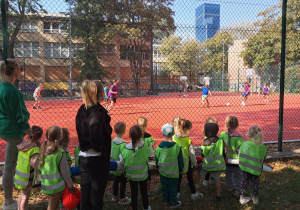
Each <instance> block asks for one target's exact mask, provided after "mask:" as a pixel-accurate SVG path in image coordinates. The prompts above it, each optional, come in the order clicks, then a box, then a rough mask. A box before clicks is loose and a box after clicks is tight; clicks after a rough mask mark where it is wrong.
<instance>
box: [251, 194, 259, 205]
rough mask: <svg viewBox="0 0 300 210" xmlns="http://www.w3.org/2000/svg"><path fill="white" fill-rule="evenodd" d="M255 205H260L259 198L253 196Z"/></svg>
mask: <svg viewBox="0 0 300 210" xmlns="http://www.w3.org/2000/svg"><path fill="white" fill-rule="evenodd" d="M252 201H253V204H255V205H258V196H252Z"/></svg>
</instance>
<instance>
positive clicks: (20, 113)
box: [0, 59, 30, 209]
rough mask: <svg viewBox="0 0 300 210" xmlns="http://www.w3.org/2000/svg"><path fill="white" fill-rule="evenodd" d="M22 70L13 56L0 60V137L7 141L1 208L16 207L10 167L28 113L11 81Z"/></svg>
mask: <svg viewBox="0 0 300 210" xmlns="http://www.w3.org/2000/svg"><path fill="white" fill-rule="evenodd" d="M21 73H22V69H21V66H20V65H19V63H18V62H17V61H16V60H14V59H5V60H4V61H3V60H2V61H0V138H1V139H3V140H4V141H6V142H7V144H6V150H5V165H4V171H3V190H4V199H5V200H4V204H3V209H17V208H18V203H17V201H15V200H13V197H12V195H13V185H14V179H13V177H14V174H13V172H14V169H15V167H16V163H17V158H18V148H17V145H18V144H20V143H21V142H22V141H23V138H24V136H25V135H26V133H29V130H30V126H29V123H28V120H29V117H30V114H29V112H28V110H27V108H26V106H25V103H24V99H23V95H22V93H21V92H20V91H19V90H18V89H17V88H16V87H15V86H14V85H13V84H14V82H15V81H16V80H17V79H19V77H20V75H21Z"/></svg>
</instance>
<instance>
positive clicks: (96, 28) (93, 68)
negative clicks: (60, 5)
mask: <svg viewBox="0 0 300 210" xmlns="http://www.w3.org/2000/svg"><path fill="white" fill-rule="evenodd" d="M74 3H75V7H74V8H73V12H72V37H73V38H75V39H77V40H81V41H82V42H83V43H84V49H79V50H77V51H75V52H74V66H76V68H77V69H78V70H80V79H81V80H84V79H100V80H102V79H103V77H108V76H110V72H109V71H108V70H105V69H104V68H103V67H102V65H101V64H100V60H101V57H100V53H99V52H101V50H102V49H103V48H104V47H105V43H103V42H102V37H103V34H104V33H105V21H106V20H105V14H106V9H105V2H104V1H98V0H87V1H82V0H76V1H75V2H74Z"/></svg>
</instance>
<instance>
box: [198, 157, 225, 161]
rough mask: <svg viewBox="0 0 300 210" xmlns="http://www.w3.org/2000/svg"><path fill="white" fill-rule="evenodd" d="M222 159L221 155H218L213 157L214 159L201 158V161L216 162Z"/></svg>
mask: <svg viewBox="0 0 300 210" xmlns="http://www.w3.org/2000/svg"><path fill="white" fill-rule="evenodd" d="M222 158H224V157H223V155H219V156H215V157H203V158H202V161H208V162H210V161H216V160H219V159H222Z"/></svg>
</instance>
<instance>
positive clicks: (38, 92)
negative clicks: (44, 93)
mask: <svg viewBox="0 0 300 210" xmlns="http://www.w3.org/2000/svg"><path fill="white" fill-rule="evenodd" d="M43 87H44V85H43V83H41V84H40V85H39V86H38V87H37V88H36V89H35V90H34V92H33V97H34V100H35V102H34V104H33V107H32V108H33V109H42V108H41V107H40V102H41V90H42V88H43ZM35 105H37V106H38V107H37V108H36V107H35Z"/></svg>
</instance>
